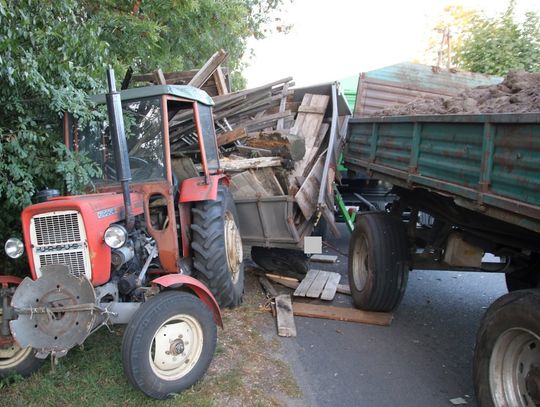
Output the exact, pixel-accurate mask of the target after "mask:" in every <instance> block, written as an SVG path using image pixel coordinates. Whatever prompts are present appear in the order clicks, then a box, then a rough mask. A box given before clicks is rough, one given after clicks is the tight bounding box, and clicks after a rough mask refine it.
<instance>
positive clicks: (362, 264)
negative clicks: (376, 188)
mask: <svg viewBox="0 0 540 407" xmlns="http://www.w3.org/2000/svg"><path fill="white" fill-rule="evenodd" d="M409 264H410V254H409V246H408V240H407V233H406V231H405V227H404V225H403V223H402V222H401V221H400V220H399V219H396V218H394V217H392V216H391V215H389V214H387V213H370V214H366V215H362V216H360V217H359V218H358V220H357V222H356V226H355V228H354V231H353V233H352V236H351V240H350V243H349V267H348V271H349V285H350V287H351V295H352V297H353V303H354V305H355V307H357V308H360V309H364V310H369V311H385V312H386V311H392V310H393V309H395V308H396V307H397V306H398V305H399V303H400V302H401V299H402V298H403V294H404V293H405V288H406V286H407V279H408V275H409Z"/></svg>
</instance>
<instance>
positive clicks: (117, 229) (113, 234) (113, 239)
mask: <svg viewBox="0 0 540 407" xmlns="http://www.w3.org/2000/svg"><path fill="white" fill-rule="evenodd" d="M127 237H128V233H127V230H126V228H124V227H123V226H121V225H111V226H109V227H108V228H107V230H106V231H105V235H104V236H103V239H104V240H105V244H106V245H107V246H109V247H110V248H111V249H119V248H120V247H122V246H123V245H124V244H126V241H127Z"/></svg>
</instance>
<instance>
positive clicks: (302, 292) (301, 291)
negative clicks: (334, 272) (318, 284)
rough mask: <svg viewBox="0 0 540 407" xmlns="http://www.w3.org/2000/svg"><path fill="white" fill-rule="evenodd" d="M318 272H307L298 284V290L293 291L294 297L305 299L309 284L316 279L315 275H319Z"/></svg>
mask: <svg viewBox="0 0 540 407" xmlns="http://www.w3.org/2000/svg"><path fill="white" fill-rule="evenodd" d="M319 272H320V270H309V271H308V272H307V274H306V276H305V277H304V279H303V280H302V281H301V282H300V285H299V286H298V288H297V289H296V290H295V291H294V294H293V295H294V296H295V297H305V296H306V294H307V292H308V290H309V287H311V284H313V282H314V281H315V280H316V279H317V275H318V274H319Z"/></svg>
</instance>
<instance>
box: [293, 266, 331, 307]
mask: <svg viewBox="0 0 540 407" xmlns="http://www.w3.org/2000/svg"><path fill="white" fill-rule="evenodd" d="M340 279H341V275H339V274H338V273H333V272H331V271H323V270H309V271H308V272H307V274H306V276H305V277H304V279H303V280H302V281H301V282H300V284H299V285H298V287H297V288H296V290H295V291H294V294H293V295H294V296H295V297H309V298H320V299H321V300H326V301H332V300H333V299H334V297H335V296H336V291H337V287H338V284H339V280H340Z"/></svg>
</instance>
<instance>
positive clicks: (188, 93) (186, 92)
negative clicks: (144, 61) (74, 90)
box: [90, 85, 214, 106]
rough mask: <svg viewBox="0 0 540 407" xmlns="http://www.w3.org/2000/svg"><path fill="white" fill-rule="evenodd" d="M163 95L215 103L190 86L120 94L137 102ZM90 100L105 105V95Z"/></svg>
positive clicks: (173, 86)
mask: <svg viewBox="0 0 540 407" xmlns="http://www.w3.org/2000/svg"><path fill="white" fill-rule="evenodd" d="M161 95H170V96H176V97H179V98H183V99H189V100H193V101H195V102H200V103H202V104H204V105H207V106H213V105H214V101H213V100H212V98H211V97H210V96H208V94H207V93H206V92H205V91H204V90H201V89H199V88H195V87H193V86H188V85H157V86H144V87H141V88H131V89H126V90H123V91H121V92H120V98H121V99H122V100H136V99H142V98H147V97H152V96H161ZM90 100H91V101H92V102H94V103H95V104H97V105H100V104H103V103H105V94H101V95H94V96H90Z"/></svg>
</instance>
